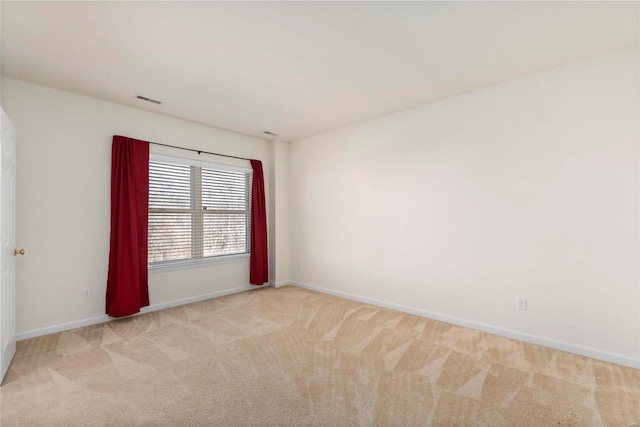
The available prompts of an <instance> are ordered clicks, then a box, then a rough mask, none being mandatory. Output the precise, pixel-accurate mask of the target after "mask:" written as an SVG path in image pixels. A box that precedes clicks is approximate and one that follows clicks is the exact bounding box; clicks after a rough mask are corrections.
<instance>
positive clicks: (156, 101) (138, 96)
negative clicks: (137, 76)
mask: <svg viewBox="0 0 640 427" xmlns="http://www.w3.org/2000/svg"><path fill="white" fill-rule="evenodd" d="M136 98H137V99H140V100H142V101H147V102H152V103H154V104H158V105H160V104H162V101H158V100H157V99H151V98H147V97H146V96H142V95H136Z"/></svg>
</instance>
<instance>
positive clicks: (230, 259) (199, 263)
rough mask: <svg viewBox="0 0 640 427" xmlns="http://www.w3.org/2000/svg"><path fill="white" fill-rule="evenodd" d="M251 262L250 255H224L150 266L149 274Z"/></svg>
mask: <svg viewBox="0 0 640 427" xmlns="http://www.w3.org/2000/svg"><path fill="white" fill-rule="evenodd" d="M237 262H249V254H237V255H222V256H217V257H211V258H201V259H187V260H181V261H167V262H163V263H161V264H155V265H149V274H154V273H164V272H166V271H174V270H189V269H192V268H202V267H211V266H214V265H221V264H232V263H237Z"/></svg>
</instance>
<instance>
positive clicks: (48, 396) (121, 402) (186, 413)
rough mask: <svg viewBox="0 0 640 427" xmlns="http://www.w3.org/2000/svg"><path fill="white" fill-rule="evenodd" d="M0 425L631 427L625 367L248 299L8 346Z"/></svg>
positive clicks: (633, 405)
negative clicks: (11, 353) (11, 354)
mask: <svg viewBox="0 0 640 427" xmlns="http://www.w3.org/2000/svg"><path fill="white" fill-rule="evenodd" d="M0 411H1V414H0V425H2V427H7V426H621V427H629V426H638V425H640V371H638V370H635V369H631V368H625V367H622V366H618V365H614V364H610V363H605V362H600V361H597V360H593V359H588V358H585V357H581V356H576V355H573V354H569V353H564V352H561V351H556V350H552V349H549V348H545V347H540V346H536V345H532V344H527V343H523V342H519V341H515V340H510V339H506V338H501V337H498V336H495V335H490V334H486V333H482V332H478V331H475V330H472V329H466V328H461V327H457V326H453V325H449V324H446V323H442V322H437V321H433V320H428V319H425V318H422V317H418V316H413V315H409V314H405V313H401V312H396V311H393V310H387V309H383V308H379V307H374V306H371V305H367V304H362V303H358V302H354V301H349V300H346V299H341V298H337V297H333V296H329V295H325V294H320V293H316V292H312V291H308V290H305V289H300V288H297V287H293V286H286V287H283V288H278V289H274V288H263V289H257V290H253V291H249V292H244V293H240V294H235V295H230V296H226V297H221V298H216V299H211V300H207V301H202V302H198V303H194V304H189V305H185V306H182V307H177V308H171V309H167V310H162V311H157V312H153V313H148V314H143V315H138V316H134V317H130V318H125V319H120V320H115V321H112V322H108V323H104V324H100V325H94V326H88V327H84V328H80V329H75V330H72V331H66V332H61V333H57V334H52V335H48V336H43V337H38V338H33V339H29V340H25V341H21V342H19V343H18V350H17V353H16V357H15V359H14V361H13V364H12V365H11V367H10V368H9V372H8V374H7V378H6V379H5V382H4V384H3V386H2V387H0Z"/></svg>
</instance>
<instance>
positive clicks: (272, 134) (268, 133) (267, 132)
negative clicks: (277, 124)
mask: <svg viewBox="0 0 640 427" xmlns="http://www.w3.org/2000/svg"><path fill="white" fill-rule="evenodd" d="M264 133H266V134H267V135H271V136H278V134H277V133H273V132H269V131H268V130H265V131H264Z"/></svg>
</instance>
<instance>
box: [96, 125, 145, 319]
mask: <svg viewBox="0 0 640 427" xmlns="http://www.w3.org/2000/svg"><path fill="white" fill-rule="evenodd" d="M148 213H149V143H148V142H145V141H138V140H136V139H132V138H126V137H124V136H114V137H113V145H112V153H111V244H110V252H109V274H108V277H107V304H106V311H107V314H108V315H109V316H112V317H123V316H129V315H131V314H135V313H138V312H139V311H140V308H141V307H145V306H147V305H149V287H148V271H147V239H148V229H147V223H148Z"/></svg>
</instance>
